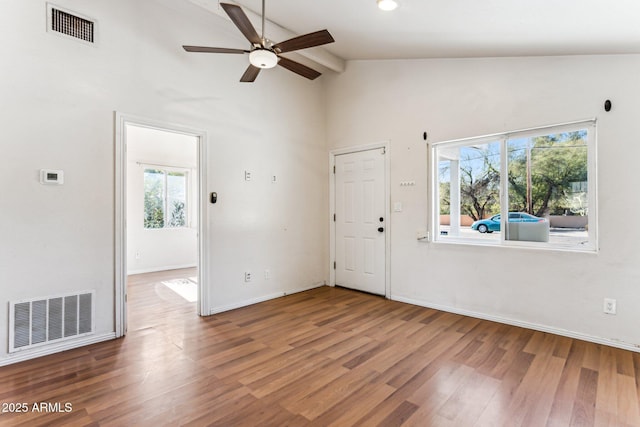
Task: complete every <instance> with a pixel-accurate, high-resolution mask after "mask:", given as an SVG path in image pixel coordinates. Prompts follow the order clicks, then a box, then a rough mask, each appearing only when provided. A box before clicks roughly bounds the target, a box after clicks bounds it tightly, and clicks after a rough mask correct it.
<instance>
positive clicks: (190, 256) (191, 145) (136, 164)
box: [126, 125, 199, 274]
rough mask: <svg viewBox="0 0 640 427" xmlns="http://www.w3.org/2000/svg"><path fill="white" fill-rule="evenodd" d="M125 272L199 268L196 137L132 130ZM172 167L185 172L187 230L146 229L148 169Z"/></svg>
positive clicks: (128, 175)
mask: <svg viewBox="0 0 640 427" xmlns="http://www.w3.org/2000/svg"><path fill="white" fill-rule="evenodd" d="M126 134H127V137H126V139H127V273H128V274H137V273H147V272H150V271H162V270H171V269H175V268H185V267H195V266H196V265H198V222H197V220H198V209H199V208H198V169H197V166H198V151H197V149H198V145H197V144H198V137H196V136H192V135H185V134H181V133H176V132H169V131H166V130H159V129H152V128H146V127H140V126H132V125H128V126H127V130H126ZM155 167H158V168H162V167H172V168H177V169H180V170H185V171H186V172H187V186H188V189H187V203H186V205H187V226H186V227H180V228H162V229H146V228H144V170H145V169H148V168H155Z"/></svg>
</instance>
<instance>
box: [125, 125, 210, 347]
mask: <svg viewBox="0 0 640 427" xmlns="http://www.w3.org/2000/svg"><path fill="white" fill-rule="evenodd" d="M116 116H117V117H116V123H117V128H118V129H117V132H116V135H117V138H116V139H117V140H116V157H117V159H116V335H117V336H123V335H125V333H126V330H127V324H128V318H127V299H128V294H129V290H130V289H129V288H128V287H129V285H130V284H131V283H133V284H135V285H136V288H135V289H136V290H137V289H140V287H141V286H144V284H147V285H148V286H149V287H153V290H154V292H156V293H160V294H161V295H163V296H164V299H165V300H166V301H169V300H170V299H174V300H175V302H176V304H180V305H183V306H185V304H186V307H188V306H189V305H190V306H192V307H193V310H194V312H197V313H198V314H201V315H207V314H209V313H208V311H207V310H206V309H204V307H207V306H208V304H207V301H206V292H205V291H204V286H203V283H205V282H204V271H205V268H204V266H203V262H202V261H203V259H204V254H203V252H204V247H205V246H204V243H203V237H204V235H205V234H204V233H203V232H202V230H203V221H205V218H204V215H203V212H205V210H204V209H203V206H202V204H201V201H202V200H205V198H203V197H202V194H203V185H202V182H203V179H204V178H203V177H204V172H205V171H204V166H205V165H204V161H203V159H204V146H205V134H204V132H199V131H197V130H193V129H187V128H184V127H179V126H173V125H166V124H161V123H154V122H150V121H148V120H143V119H139V118H132V117H127V116H124V115H120V114H117V115H116ZM169 297H171V298H169ZM131 309H132V310H133V309H135V307H131Z"/></svg>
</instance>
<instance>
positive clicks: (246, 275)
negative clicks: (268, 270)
mask: <svg viewBox="0 0 640 427" xmlns="http://www.w3.org/2000/svg"><path fill="white" fill-rule="evenodd" d="M244 281H245V282H250V281H251V272H250V271H245V272H244Z"/></svg>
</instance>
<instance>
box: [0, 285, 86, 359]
mask: <svg viewBox="0 0 640 427" xmlns="http://www.w3.org/2000/svg"><path fill="white" fill-rule="evenodd" d="M94 299H95V292H94V291H87V292H82V293H79V294H68V295H59V296H55V297H49V298H36V299H32V300H22V301H17V302H10V303H9V353H13V352H16V351H20V350H26V349H28V348H32V347H36V346H41V345H45V344H50V343H53V342H59V341H63V340H67V339H70V338H76V337H78V336H82V335H88V334H91V333H93V329H94Z"/></svg>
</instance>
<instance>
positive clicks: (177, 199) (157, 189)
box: [144, 169, 187, 228]
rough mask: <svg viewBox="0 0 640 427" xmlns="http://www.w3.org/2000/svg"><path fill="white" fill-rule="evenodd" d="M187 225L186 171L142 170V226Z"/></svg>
mask: <svg viewBox="0 0 640 427" xmlns="http://www.w3.org/2000/svg"><path fill="white" fill-rule="evenodd" d="M186 226H187V172H186V171H170V170H165V169H145V170H144V228H180V227H186Z"/></svg>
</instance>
